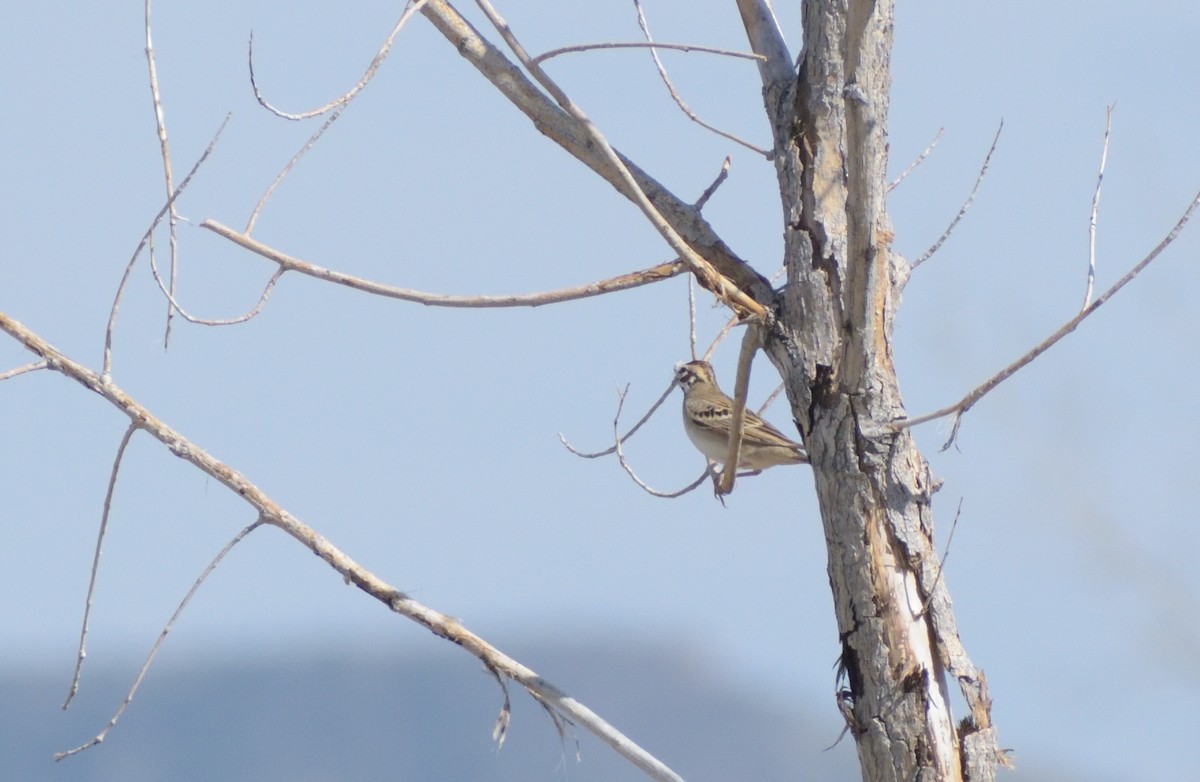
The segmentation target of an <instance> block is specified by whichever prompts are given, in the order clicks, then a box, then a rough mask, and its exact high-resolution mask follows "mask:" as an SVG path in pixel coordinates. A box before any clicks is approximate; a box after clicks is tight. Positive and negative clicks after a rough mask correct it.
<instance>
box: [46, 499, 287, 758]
mask: <svg viewBox="0 0 1200 782" xmlns="http://www.w3.org/2000/svg"><path fill="white" fill-rule="evenodd" d="M265 521H266V520H265V519H263V518H262V517H261V516H260V517H259V518H258V520H257V521H255V522H254V523H253V524H251V525H250V526H248V527H246V528H245V529H243V530H242V531H241V532H239V533H238V534H236V535H234V536H233V539H231V540H230V541H229V542H228V543H226V544H225V546H224V547H223V548H222V549H221V550H220V552H218V553H217V555H216V556H215V557H213V559H212V561H211V562H209V563H208V567H206V568H204V572H202V573H201V574H200V576H199V577H198V578H197V579H196V581H195V583H193V584H192V588H191V589H189V590H188V591H187V594H186V595H184V596H183V599H182V600H180V601H179V605H178V606H176V608H175V613H173V614H171V618H170V619H168V620H167V624H166V625H165V626H164V627H163V629H162V631H161V632H160V633H159V634H158V638H157V639H156V640H155V641H154V644H153V645H152V646H151V647H150V653H149V654H148V655H146V661H145V662H144V663H142V667H141V668H140V669H139V670H138V672H137V676H135V677H134V679H133V685H132V686H131V687H130V688H129V692H127V693H126V694H125V700H123V701H121V705H120V706H118V707H117V710H116V712H115V713H114V714H113V715H112V719H110V720H109V721H108V724H107V725H105V726H104V728H103V730H101V731H100V732H99V733H97V734H96V735H95V736H93V737H92V739H91V740H90V741H88V742H86V743H84V744H81V745H79V746H78V747H75V748H74V749H69V750H66V751H65V752H56V753H54V759H55V760H56V761H58V760H62V759H63V758H69V757H70V756H72V755H76V754H78V753H80V752H83V751H84V750H85V749H88V748H90V747H94V746H96V745H97V744H99V743H100V742H102V741H104V739H105V737H106V736H108V733H109V731H111V730H112V729H113V728H115V727H116V725H117V722H118V721H119V720H120V719H121V716H122V715H124V714H125V710H126V709H127V708H129V704H130V703H132V702H133V696H134V695H136V694H137V691H138V688H140V687H141V686H142V682H143V681H144V680H145V678H146V674H147V673H148V672H149V671H150V665H151V664H152V663H153V662H154V658H155V657H156V656H157V655H158V650H159V649H160V648H161V647H162V644H163V641H165V640H167V635H168V634H169V633H170V632H171V630H172V629H174V627H175V622H176V621H178V620H179V617H180V615H181V614H182V613H183V610H184V609H185V608H187V606H188V603H190V602H192V598H193V597H195V596H196V592H197V591H199V589H200V585H201V584H203V583H204V581H205V580H206V579H207V578H208V577H209V575H210V574H211V573H212V572H213V571H214V570H216V568H217V565H219V564H221V560H223V559H225V555H226V554H228V553H229V552H230V551H232V550H233V547H234V546H236V545H237V544H239V543H241V542H242V541H243V540H245V538H246V536H247V535H249V534H250V533H251V532H253V531H254V530H256V529H258V528H259V527H260V526H262V525H263V524H264V523H265Z"/></svg>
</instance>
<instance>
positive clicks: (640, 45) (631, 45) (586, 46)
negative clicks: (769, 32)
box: [531, 41, 767, 65]
mask: <svg viewBox="0 0 1200 782" xmlns="http://www.w3.org/2000/svg"><path fill="white" fill-rule="evenodd" d="M596 49H672V50H674V51H677V52H702V53H704V54H719V55H721V56H723V57H735V58H737V59H740V60H757V61H760V62H761V61H763V60H766V59H767V58H766V57H763V56H762V55H761V54H754V53H753V52H739V51H734V50H732V49H718V48H716V47H713V46H700V45H699V44H694V43H658V42H655V41H630V42H628V43H625V42H607V43H580V44H575V45H574V46H562V47H559V48H558V49H551V50H549V51H547V52H542V53H541V54H539V55H538V56H537V57H534V58H533V59H532V60H531V62H533V63H534V64H535V65H541V64H542V63H544V62H545V61H546V60H549V59H550V58H551V57H558V56H559V55H563V54H574V53H576V52H590V51H594V50H596Z"/></svg>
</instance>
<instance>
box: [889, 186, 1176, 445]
mask: <svg viewBox="0 0 1200 782" xmlns="http://www.w3.org/2000/svg"><path fill="white" fill-rule="evenodd" d="M1197 207H1200V193H1197V194H1196V197H1195V198H1193V199H1192V202H1191V203H1190V204H1188V207H1187V209H1185V210H1184V212H1183V215H1182V216H1181V217H1180V218H1179V220H1178V221H1177V222H1176V223H1175V227H1174V228H1172V229H1171V230H1170V231H1169V232H1168V233H1167V235H1166V236H1165V237H1163V239H1162V241H1160V242H1159V243H1158V244H1157V245H1155V247H1154V249H1153V250H1151V251H1150V252H1149V253H1148V254H1147V255H1146V256H1145V257H1144V258H1142V260H1140V261H1138V263H1137V264H1136V265H1135V266H1134V267H1133V268H1132V269H1130V270H1129V271H1128V272H1126V273H1125V276H1124V277H1122V278H1121V279H1119V280H1117V281H1116V282H1115V283H1113V285H1112V287H1110V288H1109V289H1108V290H1106V291H1104V293H1102V294H1100V297H1099V298H1097V299H1096V300H1095V301H1093V302H1092V303H1091V304H1089V305H1088V306H1087V307H1085V308H1083V309H1082V310H1080V311H1079V313H1078V314H1077V315H1076V316H1075V317H1073V318H1071V319H1070V320H1068V321H1067V322H1066V323H1064V324H1063V325H1062V326H1061V327H1059V329H1058V330H1057V331H1055V332H1054V333H1053V334H1051V335H1050V336H1049V337H1047V338H1046V339H1044V340H1043V341H1042V342H1040V343H1038V345H1036V346H1035V347H1034V348H1032V349H1031V350H1030V351H1029V352H1027V353H1026V354H1025V355H1023V356H1021V357H1020V358H1019V359H1017V360H1016V361H1014V362H1013V363H1011V364H1009V365H1008V366H1007V367H1005V368H1004V369H1002V370H1001V371H1000V372H998V373H996V374H995V375H993V376H992V377H990V378H989V379H988V380H987V381H986V382H985V383H983V384H982V385H980V386H978V387H977V388H975V389H974V390H972V391H971V392H970V393H969V394H967V395H966V396H964V397H963V398H962V399H960V400H959V401H958V402H955V403H954V404H952V405H949V406H947V407H943V408H942V409H940V410H935V411H934V412H932V413H927V414H925V415H919V416H916V417H915V418H905V419H902V420H899V421H895V422H893V423H892V426H894V427H895V428H897V429H907V428H909V427H913V426H917V425H918V424H923V423H927V422H929V421H933V420H936V419H938V418H944V417H946V416H948V415H953V416H954V426H953V428H952V429H951V431H950V437H949V438H948V439H947V440H946V442H945V443H944V444H943V445H942V450H943V451H944V450H946V449H947V448H949V447H950V445H951V444H952V443H953V442H954V439H955V437H957V435H958V427H959V424H960V423H961V421H962V416H963V414H964V413H966V412H967V411H968V410H970V409H971V407H972V406H974V404H975V403H976V402H978V401H979V400H980V399H981V398H983V396H984V395H985V394H987V393H988V392H989V391H991V390H992V389H993V388H995V387H996V386H998V385H1000V384H1001V383H1003V382H1004V381H1005V380H1007V379H1008V378H1010V377H1012V376H1013V375H1014V374H1016V372H1017V371H1018V370H1020V369H1021V368H1022V367H1024V366H1025V365H1026V364H1028V363H1030V362H1031V361H1033V360H1034V359H1035V358H1037V357H1038V356H1040V355H1042V354H1043V353H1045V352H1046V351H1047V350H1049V349H1050V348H1051V347H1052V346H1054V345H1055V344H1057V343H1058V341H1059V340H1061V339H1062V338H1063V337H1065V336H1067V335H1068V334H1070V333H1071V332H1072V331H1074V330H1075V329H1076V328H1077V327H1078V326H1079V324H1080V323H1082V322H1083V320H1084V319H1085V318H1087V317H1088V316H1089V315H1091V314H1092V313H1093V312H1095V311H1096V310H1098V309H1099V308H1100V307H1101V306H1102V305H1103V304H1104V302H1106V301H1108V300H1109V299H1110V298H1112V297H1113V295H1115V294H1116V293H1117V291H1119V290H1121V289H1122V288H1124V287H1125V286H1126V285H1127V284H1129V282H1130V281H1132V280H1133V278H1134V277H1137V276H1138V274H1140V273H1141V272H1142V270H1143V269H1145V268H1146V267H1147V266H1149V265H1150V263H1151V262H1152V261H1153V260H1154V259H1155V258H1157V257H1158V256H1159V255H1160V254H1161V253H1162V251H1163V250H1165V249H1166V248H1167V247H1168V246H1170V244H1171V243H1172V242H1173V241H1175V238H1176V237H1178V236H1179V233H1180V231H1182V230H1183V229H1184V227H1185V226H1186V225H1187V224H1188V221H1189V220H1191V218H1192V215H1193V214H1194V213H1195V211H1196V209H1197Z"/></svg>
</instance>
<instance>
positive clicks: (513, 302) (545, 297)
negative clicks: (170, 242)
mask: <svg viewBox="0 0 1200 782" xmlns="http://www.w3.org/2000/svg"><path fill="white" fill-rule="evenodd" d="M200 227H201V228H207V229H208V230H210V231H212V232H213V233H215V234H217V235H219V236H223V237H225V238H226V239H228V240H229V241H231V242H233V243H235V244H237V245H240V246H241V247H244V248H246V249H247V250H250V251H251V252H253V253H257V254H258V255H261V256H262V257H263V258H266V259H267V260H269V261H273V262H274V263H277V264H279V266H280V268H282V269H284V270H285V271H295V272H300V273H301V274H307V275H308V276H310V277H315V278H317V279H319V280H325V281H326V282H332V283H336V284H338V285H345V286H346V287H348V288H354V289H355V290H360V291H363V292H365V293H373V294H376V295H379V296H386V297H388V298H392V299H400V300H402V301H411V302H416V303H417V304H426V305H429V306H431V307H477V308H487V307H540V306H542V305H545V304H557V303H559V302H563V301H573V300H575V299H586V298H588V297H590V296H599V295H601V294H604V293H612V292H614V291H623V290H628V289H629V288H636V287H639V286H641V285H649V284H650V283H653V282H658V281H660V280H665V279H669V278H671V277H674V276H676V275H678V274H682V273H683V272H684V271H686V270H687V269H686V267H685V266H684V265H683V264H682V263H681V262H679V261H677V260H676V261H669V262H667V263H660V264H658V265H657V266H652V267H650V268H649V269H643V270H642V271H638V272H631V273H629V274H622V275H620V276H617V277H611V278H609V279H607V280H599V281H597V282H592V283H588V284H586V285H577V286H575V287H572V288H560V289H558V290H553V291H542V292H540V293H522V294H512V295H503V296H453V295H448V294H443V293H428V292H425V291H417V290H413V289H411V288H400V287H397V286H395V285H385V284H384V283H381V282H374V281H372V280H367V279H364V278H362V277H355V276H354V275H351V274H344V273H342V272H338V271H334V270H332V269H327V268H325V267H323V266H317V265H316V264H314V263H309V262H307V261H302V260H300V259H299V258H293V257H292V256H290V255H286V254H284V253H282V252H280V251H279V250H276V249H275V248H273V247H270V246H268V245H265V244H263V243H262V242H259V241H258V240H256V239H252V238H250V237H249V236H246V235H245V234H241V233H238V232H237V231H235V230H233V229H232V228H229V227H228V226H225V225H222V224H221V223H218V222H217V221H215V220H205V221H204V222H203V223H201V224H200Z"/></svg>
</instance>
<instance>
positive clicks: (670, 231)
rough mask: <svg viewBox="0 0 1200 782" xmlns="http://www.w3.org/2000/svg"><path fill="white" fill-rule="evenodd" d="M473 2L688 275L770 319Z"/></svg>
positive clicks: (495, 16)
mask: <svg viewBox="0 0 1200 782" xmlns="http://www.w3.org/2000/svg"><path fill="white" fill-rule="evenodd" d="M475 2H476V5H478V6H479V8H480V9H481V10H482V11H483V13H484V15H485V16H487V17H488V21H490V22H491V23H492V26H494V27H495V28H496V30H497V31H498V32H499V33H500V37H501V38H503V39H504V42H505V43H506V44H507V45H508V47H509V49H510V50H512V52H513V54H514V55H516V57H517V60H518V61H520V63H521V64H522V65H524V66H525V67H526V68H527V69H528V70H529V73H530V75H531V76H533V78H534V80H535V81H537V83H538V84H540V85H541V86H542V88H543V89H544V90H545V91H546V92H547V93H549V94H550V97H552V98H553V99H554V101H555V102H556V103H557V104H558V105H559V107H560V108H562V110H563V111H565V112H567V114H569V115H570V116H571V117H572V118H573V119H574V120H575V122H577V123H578V124H579V127H580V129H581V130H582V131H583V132H584V134H585V135H586V137H587V138H588V140H589V141H590V142H591V146H592V147H593V148H594V149H595V151H596V152H598V153H599V154H600V155H601V156H602V157H603V159H604V160H605V161H606V163H607V164H608V166H609V167H611V169H612V170H613V171H614V172H615V173H616V175H617V177H618V180H619V181H620V183H621V184H622V186H623V187H624V188H625V192H626V194H627V195H628V196H629V197H630V198H631V199H632V200H633V202H634V203H635V204H637V207H638V208H639V209H640V210H641V211H642V214H644V215H645V216H646V219H647V220H649V221H650V224H651V225H653V226H654V228H655V230H657V231H658V232H659V234H660V235H661V236H662V237H663V239H664V240H666V242H667V244H669V245H670V246H671V249H672V250H674V251H675V252H676V253H677V254H678V255H679V257H680V259H681V260H682V261H683V262H684V263H686V264H687V265H688V268H689V269H691V271H692V273H693V274H695V275H697V276H698V277H699V278H700V282H701V284H702V285H704V287H706V288H708V289H709V290H710V291H712V292H713V293H714V294H715V295H716V296H717V298H719V299H721V300H722V301H724V302H725V303H726V304H727V305H728V306H729V307H730V308H731V309H732V310H733V311H734V312H738V313H742V314H746V315H757V316H758V317H760V318H763V319H768V318H770V317H771V315H770V313H769V312H768V311H767V309H766V308H765V307H764V306H763V305H762V304H761V303H760V302H758V301H756V300H755V299H754V298H753V297H752V296H751V295H749V294H748V293H746V292H745V291H743V290H742V289H741V288H739V287H738V286H737V285H736V284H734V282H733V281H732V280H730V279H729V278H728V277H726V276H725V275H723V274H722V273H721V272H719V271H717V269H716V268H715V267H714V266H713V265H712V264H711V263H709V262H708V261H707V260H706V259H705V258H703V257H701V256H700V255H699V254H698V253H697V252H696V251H695V250H694V249H692V247H691V246H690V245H689V244H688V243H687V242H686V241H685V240H684V238H683V237H682V236H681V235H680V234H679V232H678V231H676V230H675V227H674V226H672V225H671V224H670V223H668V222H667V220H666V218H664V217H663V215H662V213H661V212H659V210H658V208H657V207H656V206H654V204H653V203H651V201H650V198H649V196H647V195H646V191H645V190H643V189H642V187H641V186H640V185H639V184H638V182H637V180H636V179H635V178H634V176H633V174H632V173H631V172H630V170H629V167H628V166H627V165H626V164H625V162H624V161H623V160H622V159H621V157H620V155H618V154H617V153H616V151H615V150H613V148H612V146H611V145H610V144H609V143H608V140H607V139H606V138H605V137H604V134H602V133H601V132H600V130H599V129H598V128H597V127H596V125H595V123H593V122H592V121H591V119H589V118H588V116H587V115H586V114H584V113H583V110H582V109H580V108H579V107H578V106H577V105H575V103H574V101H572V100H571V99H570V98H569V97H567V94H566V93H565V92H563V90H562V88H561V87H559V86H558V84H556V83H555V82H554V80H553V79H551V78H550V77H549V76H548V75H547V74H546V72H545V71H544V70H542V68H540V67H539V66H538V65H537V64H535V63H533V62H532V60H531V59H530V57H529V53H528V52H526V51H525V47H524V46H522V45H521V42H520V41H518V40H517V37H516V35H515V34H514V33H513V31H512V28H510V27H509V26H508V22H506V21H504V19H503V17H501V16H500V14H499V13H497V12H496V9H495V8H493V7H492V4H491V3H490V2H488V0H475Z"/></svg>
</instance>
